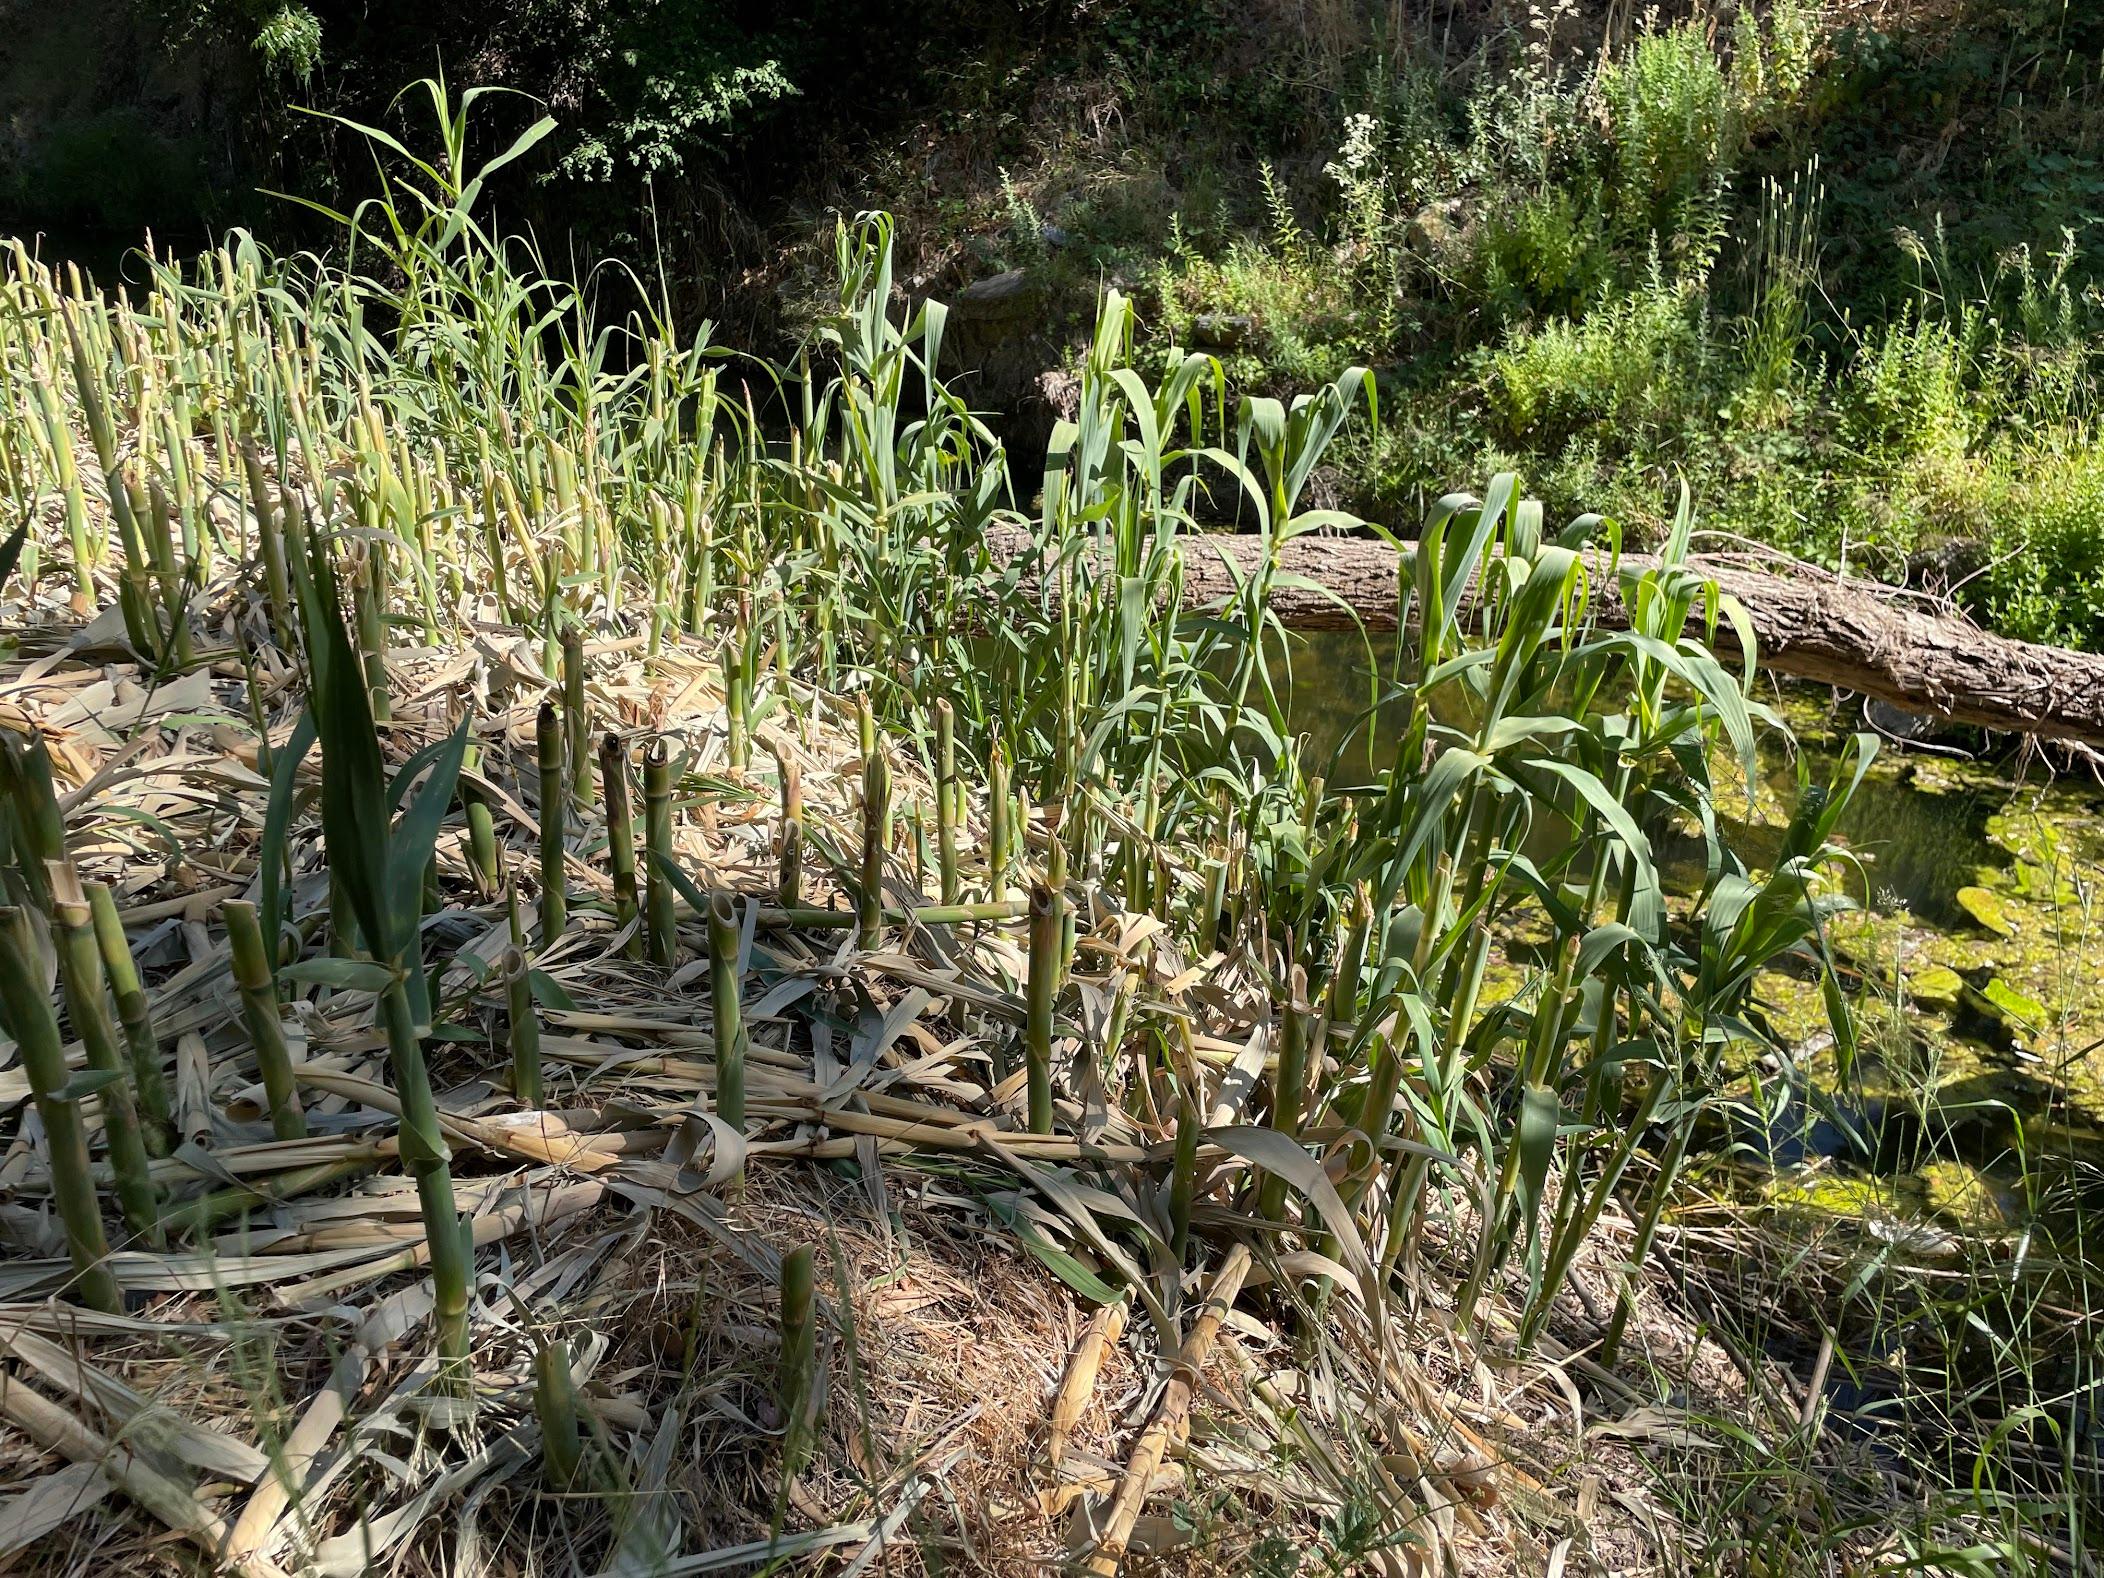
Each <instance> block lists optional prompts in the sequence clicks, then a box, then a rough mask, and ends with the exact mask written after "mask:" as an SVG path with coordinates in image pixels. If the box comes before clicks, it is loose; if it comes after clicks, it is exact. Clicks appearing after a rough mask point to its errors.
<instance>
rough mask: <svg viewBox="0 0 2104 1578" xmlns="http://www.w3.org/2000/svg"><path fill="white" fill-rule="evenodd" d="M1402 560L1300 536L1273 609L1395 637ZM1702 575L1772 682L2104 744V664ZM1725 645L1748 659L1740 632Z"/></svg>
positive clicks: (1187, 570) (1886, 596)
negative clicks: (1729, 601)
mask: <svg viewBox="0 0 2104 1578" xmlns="http://www.w3.org/2000/svg"><path fill="white" fill-rule="evenodd" d="M1185 543H1186V546H1185V550H1184V566H1185V567H1184V602H1185V603H1186V604H1187V605H1188V606H1191V607H1203V606H1205V605H1206V604H1209V603H1217V602H1219V601H1220V600H1222V599H1223V598H1226V597H1227V596H1229V595H1230V594H1231V593H1232V591H1233V582H1232V580H1231V579H1230V577H1229V575H1228V572H1227V569H1226V564H1225V561H1226V560H1227V559H1229V558H1231V559H1232V560H1233V561H1234V562H1235V563H1236V564H1237V565H1238V566H1239V567H1240V568H1241V570H1242V571H1243V573H1245V574H1246V573H1248V572H1249V571H1250V570H1251V569H1253V568H1254V567H1255V566H1256V565H1257V564H1258V563H1259V562H1260V561H1261V556H1262V552H1263V548H1262V544H1261V543H1260V542H1259V541H1258V540H1257V539H1256V538H1254V537H1247V536H1227V535H1216V536H1192V537H1189V538H1186V539H1185ZM988 547H989V549H990V550H991V551H992V553H993V555H994V558H995V559H996V561H997V562H1000V563H1003V564H1007V563H1012V562H1014V561H1015V560H1017V559H1019V558H1022V557H1024V556H1025V555H1027V554H1028V553H1029V552H1030V551H1031V548H1030V538H1029V535H1028V533H1026V532H1025V531H1023V530H1022V529H1021V528H1018V527H997V528H995V529H994V530H993V531H992V532H990V533H989V534H988ZM1396 558H1397V555H1396V551H1395V550H1394V549H1393V548H1391V547H1389V546H1388V545H1387V544H1386V543H1382V542H1374V541H1370V540H1368V539H1365V538H1360V537H1315V536H1307V537H1298V538H1295V539H1294V540H1293V541H1292V542H1290V543H1288V544H1287V545H1286V549H1285V554H1284V557H1283V560H1282V564H1281V568H1282V569H1283V570H1284V571H1286V572H1289V573H1291V574H1293V575H1296V576H1305V577H1307V579H1309V580H1310V581H1313V582H1316V583H1318V584H1319V585H1320V586H1321V587H1322V588H1323V590H1321V591H1316V590H1313V589H1311V588H1308V587H1300V586H1284V587H1279V588H1276V589H1275V590H1274V591H1273V593H1272V598H1271V606H1272V609H1273V610H1274V611H1275V612H1276V613H1277V615H1278V617H1279V620H1280V622H1281V623H1282V624H1284V625H1285V626H1286V627H1287V628H1288V629H1290V630H1346V629H1350V628H1351V626H1352V619H1351V615H1350V614H1347V613H1346V612H1345V610H1344V608H1341V607H1339V606H1338V603H1339V601H1340V600H1341V601H1342V602H1343V603H1344V604H1346V605H1348V606H1349V608H1350V610H1351V613H1353V614H1356V615H1357V616H1358V617H1359V619H1361V620H1363V621H1364V622H1365V624H1366V626H1367V628H1368V629H1371V630H1393V629H1394V628H1395V619H1396V603H1397V599H1396ZM1657 563H1658V561H1657V560H1656V559H1655V558H1652V557H1650V556H1647V555H1644V554H1624V555H1623V556H1622V565H1623V566H1624V568H1626V569H1629V570H1633V571H1638V572H1641V571H1643V570H1645V569H1649V568H1652V567H1654V566H1656V565H1657ZM1593 568H1594V569H1595V571H1596V574H1595V577H1594V581H1593V592H1594V607H1595V609H1596V611H1597V614H1598V617H1599V620H1600V623H1601V624H1602V625H1604V626H1608V627H1611V628H1619V627H1620V626H1621V625H1623V624H1624V623H1625V622H1626V620H1627V614H1626V613H1625V611H1624V609H1623V607H1622V601H1621V592H1620V586H1619V584H1618V583H1617V582H1616V581H1615V580H1614V579H1613V578H1612V577H1609V576H1607V575H1605V574H1604V573H1598V572H1604V571H1605V569H1606V560H1605V556H1604V555H1602V556H1600V557H1599V559H1598V560H1597V561H1596V562H1595V564H1594V566H1593ZM1690 568H1692V569H1695V570H1697V571H1698V572H1700V573H1701V574H1702V575H1704V576H1707V577H1709V578H1710V579H1712V580H1714V581H1715V582H1716V583H1717V585H1718V587H1719V588H1720V589H1721V590H1723V591H1724V592H1726V593H1728V594H1729V595H1731V596H1732V597H1734V598H1736V599H1738V601H1739V603H1740V604H1741V605H1742V606H1743V607H1744V608H1745V610H1746V614H1747V618H1748V620H1749V622H1750V623H1751V624H1752V626H1753V633H1754V638H1755V642H1756V645H1757V647H1758V651H1757V652H1756V653H1755V654H1754V656H1755V661H1756V662H1758V663H1759V664H1760V666H1761V667H1762V668H1764V669H1767V670H1769V671H1770V672H1772V673H1776V674H1783V675H1787V676H1789V677H1790V678H1793V679H1803V680H1810V681H1812V682H1814V683H1816V684H1821V685H1838V686H1841V687H1842V688H1844V689H1847V690H1853V691H1858V692H1860V693H1862V694H1863V695H1865V696H1872V697H1876V698H1877V699H1879V700H1881V701H1886V702H1890V703H1891V704H1892V705H1894V706H1896V707H1901V708H1904V709H1905V710H1907V711H1908V712H1914V713H1920V714H1923V715H1924V716H1927V717H1931V718H1936V719H1939V720H1942V721H1945V722H1949V723H1960V724H1970V725H1973V726H1975V727H1978V728H1987V729H2004V730H2009V731H2011V732H2015V733H2021V734H2032V735H2037V736H2040V737H2043V738H2047V739H2059V740H2075V741H2079V742H2081V743H2083V744H2085V745H2091V746H2098V747H2104V654H2099V653H2092V652H2070V651H2067V650H2066V649H2064V648H2061V647H2048V646H2037V645H2034V644H2032V643H2030V642H2027V641H2012V640H2010V639H2009V638H2007V637H2006V636H1997V635H1994V634H1992V633H1990V632H1988V631H1985V630H1981V629H1978V628H1977V627H1975V626H1973V625H1970V624H1968V623H1966V622H1965V621H1964V620H1962V619H1956V618H1952V617H1950V616H1948V615H1943V614H1937V613H1932V612H1929V611H1928V610H1926V609H1923V608H1919V607H1916V606H1913V605H1911V604H1909V603H1908V602H1906V601H1905V600H1903V599H1902V598H1900V597H1898V596H1896V595H1894V594H1893V593H1892V591H1891V590H1890V589H1889V588H1884V587H1880V586H1878V585H1876V584H1875V583H1873V582H1867V581H1855V580H1844V579H1842V578H1840V577H1838V576H1835V575H1832V574H1829V573H1828V572H1826V571H1823V570H1819V569H1815V568H1813V567H1812V566H1809V565H1804V566H1796V567H1794V568H1793V570H1792V572H1791V573H1789V574H1787V575H1778V574H1772V573H1770V572H1768V571H1765V570H1756V569H1752V568H1749V567H1748V566H1747V565H1746V564H1744V563H1743V562H1740V561H1738V560H1735V559H1732V558H1726V557H1718V556H1709V557H1703V556H1698V557H1696V558H1694V559H1693V560H1691V561H1690ZM1718 648H1719V650H1720V652H1721V653H1723V654H1724V655H1727V656H1733V657H1736V656H1738V655H1739V654H1738V644H1737V642H1736V640H1735V639H1734V636H1733V632H1732V629H1731V627H1730V626H1729V625H1724V626H1721V627H1720V629H1719V631H1718Z"/></svg>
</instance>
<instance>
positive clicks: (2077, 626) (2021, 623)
mask: <svg viewBox="0 0 2104 1578" xmlns="http://www.w3.org/2000/svg"><path fill="white" fill-rule="evenodd" d="M1983 470H1984V477H1983V486H1982V487H1981V488H1980V492H1979V498H1978V501H1977V507H1978V508H1979V510H1980V511H1981V514H1982V516H1983V517H1984V525H1985V528H1986V529H1985V537H1986V543H1985V547H1986V562H1985V564H1984V565H1983V567H1982V568H1981V570H1980V571H1979V573H1978V575H1977V577H1976V578H1975V579H1974V580H1972V581H1970V582H1968V583H1967V584H1966V585H1965V586H1964V587H1963V588H1962V589H1961V595H1962V596H1963V597H1964V598H1965V600H1966V602H1967V603H1969V604H1970V605H1971V606H1973V607H1975V608H1977V609H1978V610H1980V611H1981V612H1982V613H1984V614H1985V615H1986V617H1987V618H1988V620H1989V621H1990V622H1992V624H1993V625H1994V627H1995V628H1996V629H1998V630H2000V631H2002V632H2004V633H2005V634H2008V635H2012V636H2017V637H2020V638H2022V639H2024V640H2028V641H2052V642H2058V643H2060V644H2062V645H2066V646H2087V647H2095V646H2097V645H2098V644H2099V643H2100V642H2104V449H2099V448H2098V447H2096V446H2095V445H2083V446H2081V447H2079V448H2076V449H2073V450H2071V451H2068V452H2064V453H2047V454H2039V453H2035V452H2012V453H2010V454H2008V455H2006V456H1998V457H1997V458H1996V463H1995V464H1993V465H1991V466H1989V467H1986V468H1983Z"/></svg>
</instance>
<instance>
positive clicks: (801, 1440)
mask: <svg viewBox="0 0 2104 1578" xmlns="http://www.w3.org/2000/svg"><path fill="white" fill-rule="evenodd" d="M816 1270H817V1255H816V1253H815V1251H814V1250H813V1249H812V1247H811V1246H810V1245H809V1244H799V1245H797V1246H796V1248H794V1249H792V1250H790V1251H789V1253H788V1254H786V1255H784V1256H782V1274H781V1290H782V1315H781V1354H780V1357H779V1358H778V1359H777V1361H776V1364H775V1388H774V1389H775V1404H776V1407H777V1408H778V1409H779V1410H780V1412H781V1417H782V1477H783V1480H784V1481H785V1482H787V1481H789V1480H793V1479H794V1478H795V1477H796V1476H797V1475H798V1474H800V1473H802V1472H803V1468H804V1461H805V1459H806V1457H807V1456H808V1454H809V1452H810V1447H811V1435H812V1429H813V1426H814V1425H815V1424H816V1422H817V1413H818V1399H819V1395H820V1394H819V1390H818V1321H817V1319H816V1313H815V1308H816V1302H817V1300H816V1285H817V1276H816Z"/></svg>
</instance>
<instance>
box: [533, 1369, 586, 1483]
mask: <svg viewBox="0 0 2104 1578" xmlns="http://www.w3.org/2000/svg"><path fill="white" fill-rule="evenodd" d="M533 1413H534V1417H535V1419H537V1420H538V1421H539V1423H540V1427H541V1459H542V1462H543V1463H544V1464H545V1465H546V1467H547V1471H548V1481H549V1483H550V1484H551V1485H553V1486H554V1488H555V1489H557V1490H570V1489H572V1488H573V1487H575V1486H576V1484H577V1482H578V1476H579V1471H580V1470H581V1469H582V1468H583V1466H584V1430H583V1427H582V1426H581V1425H580V1423H579V1421H578V1416H577V1386H576V1383H575V1382H574V1381H573V1380H572V1379H571V1376H570V1348H569V1344H568V1343H563V1342H550V1343H544V1344H542V1346H541V1347H540V1348H538V1349H537V1350H535V1352H534V1355H533Z"/></svg>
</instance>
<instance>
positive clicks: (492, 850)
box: [460, 744, 500, 899]
mask: <svg viewBox="0 0 2104 1578" xmlns="http://www.w3.org/2000/svg"><path fill="white" fill-rule="evenodd" d="M481 771H482V747H481V746H480V745H477V744H470V745H469V746H468V748H467V751H466V754H465V755H464V756H463V757H462V759H461V774H462V776H461V784H460V805H461V809H462V811H463V812H464V813H465V814H466V816H467V823H468V866H469V868H470V869H471V870H472V871H473V872H474V873H475V886H476V887H477V888H479V889H480V890H481V892H482V896H483V897H484V898H486V899H493V898H495V897H496V896H497V884H498V881H499V878H500V873H499V870H498V863H497V822H496V818H495V816H494V815H493V814H492V813H491V811H490V808H489V801H488V800H486V799H484V798H483V796H482V792H481V791H480V790H478V789H477V788H475V786H474V785H473V784H471V783H469V782H468V781H467V775H468V774H470V773H479V772H481Z"/></svg>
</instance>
